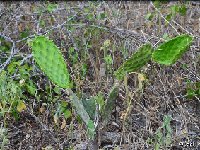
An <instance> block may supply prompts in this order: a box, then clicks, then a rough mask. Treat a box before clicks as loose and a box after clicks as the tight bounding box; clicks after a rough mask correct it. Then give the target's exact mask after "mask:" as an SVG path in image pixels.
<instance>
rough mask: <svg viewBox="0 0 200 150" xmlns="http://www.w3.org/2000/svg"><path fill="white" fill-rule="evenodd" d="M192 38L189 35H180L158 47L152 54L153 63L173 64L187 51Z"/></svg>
mask: <svg viewBox="0 0 200 150" xmlns="http://www.w3.org/2000/svg"><path fill="white" fill-rule="evenodd" d="M192 40H193V38H192V37H191V36H189V35H180V36H178V37H175V38H173V39H171V40H169V41H168V42H165V43H164V44H162V45H160V46H159V47H158V48H157V49H156V50H155V51H154V52H153V54H152V58H153V60H154V61H155V62H157V63H159V64H164V65H171V64H174V63H175V62H176V61H177V60H178V59H179V58H180V57H181V56H182V55H183V53H184V52H185V51H186V50H187V49H188V47H189V45H190V44H191V43H192Z"/></svg>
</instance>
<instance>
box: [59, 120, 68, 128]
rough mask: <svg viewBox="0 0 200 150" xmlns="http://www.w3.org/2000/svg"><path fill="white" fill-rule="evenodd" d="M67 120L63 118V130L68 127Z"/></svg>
mask: <svg viewBox="0 0 200 150" xmlns="http://www.w3.org/2000/svg"><path fill="white" fill-rule="evenodd" d="M66 124H67V123H66V120H65V118H63V121H62V125H61V127H60V128H61V129H64V128H65V127H66Z"/></svg>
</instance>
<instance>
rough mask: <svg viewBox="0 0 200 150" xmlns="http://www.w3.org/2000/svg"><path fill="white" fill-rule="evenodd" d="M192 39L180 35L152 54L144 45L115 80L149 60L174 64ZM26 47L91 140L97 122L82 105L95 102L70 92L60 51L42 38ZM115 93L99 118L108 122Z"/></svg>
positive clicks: (115, 88) (123, 66) (146, 45)
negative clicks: (67, 98)
mask: <svg viewBox="0 0 200 150" xmlns="http://www.w3.org/2000/svg"><path fill="white" fill-rule="evenodd" d="M192 39H193V38H192V37H191V36H189V35H181V36H178V37H176V38H174V39H171V40H169V41H168V42H165V43H163V44H162V45H161V46H159V47H158V48H157V49H156V50H154V51H153V48H152V46H151V44H145V45H143V46H141V47H140V48H139V50H138V51H136V52H135V53H134V54H133V55H132V56H131V57H130V58H129V59H128V60H127V61H125V62H124V63H123V64H122V65H121V66H120V67H119V69H118V70H117V71H116V72H115V76H116V78H117V79H119V80H121V79H123V77H124V76H125V75H126V74H127V73H131V72H136V71H139V69H141V68H142V67H143V66H144V65H146V64H147V62H148V61H150V60H151V58H153V59H152V60H153V61H155V62H157V63H159V64H164V65H171V64H173V63H175V62H176V61H177V59H178V58H180V57H181V55H183V53H184V52H185V51H186V50H187V48H188V46H189V45H190V44H191V42H192ZM29 45H30V46H31V48H32V50H33V57H34V59H35V61H36V63H37V64H38V65H39V67H40V68H41V70H42V71H43V72H44V73H45V74H46V75H47V76H48V77H49V79H50V80H51V81H52V82H53V83H54V84H56V85H57V86H59V87H61V88H67V89H66V91H68V93H69V95H70V100H71V103H72V104H73V106H74V107H75V108H76V112H77V113H78V114H79V115H80V117H81V118H82V120H83V121H84V122H85V124H86V125H87V128H88V133H89V137H90V138H91V139H93V138H94V134H95V128H96V127H97V124H98V122H95V121H94V117H95V116H93V115H92V114H91V112H89V111H88V109H87V108H85V107H84V105H85V106H86V105H88V104H87V103H90V102H91V105H90V106H91V107H95V106H96V102H94V101H90V102H89V101H88V102H86V101H84V102H82V101H81V100H79V98H78V97H77V96H76V94H75V93H74V92H73V91H72V90H70V87H71V86H70V76H69V72H68V70H67V67H66V63H65V61H64V58H63V56H62V54H61V52H60V51H59V48H58V47H57V46H56V45H55V44H54V43H53V41H51V40H49V39H48V38H46V37H45V36H37V37H36V38H34V39H33V40H32V41H31V42H30V44H29ZM152 55H153V57H152ZM115 83H117V82H115ZM118 91H119V85H117V86H116V85H115V86H114V88H113V89H112V90H111V92H110V95H109V97H108V99H107V103H106V104H105V106H104V111H105V112H104V113H102V118H103V119H105V120H106V119H107V118H109V115H110V114H111V110H112V108H113V105H114V101H115V99H116V97H117V95H118ZM83 103H84V104H83ZM92 110H93V112H94V111H96V110H95V109H94V108H93V109H92ZM88 113H89V114H88Z"/></svg>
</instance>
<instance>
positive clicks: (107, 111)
mask: <svg viewBox="0 0 200 150" xmlns="http://www.w3.org/2000/svg"><path fill="white" fill-rule="evenodd" d="M118 94H119V84H117V85H115V86H114V87H113V88H112V89H111V91H110V93H109V96H108V99H107V102H106V105H105V108H104V111H103V112H102V120H103V123H104V125H106V124H107V122H108V121H109V119H110V118H111V113H112V110H113V108H114V107H115V101H116V98H117V96H118Z"/></svg>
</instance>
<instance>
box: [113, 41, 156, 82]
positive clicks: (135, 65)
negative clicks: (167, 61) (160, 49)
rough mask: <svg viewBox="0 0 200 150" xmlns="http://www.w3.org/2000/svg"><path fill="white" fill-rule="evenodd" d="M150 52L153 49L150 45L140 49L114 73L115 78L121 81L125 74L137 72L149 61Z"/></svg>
mask: <svg viewBox="0 0 200 150" xmlns="http://www.w3.org/2000/svg"><path fill="white" fill-rule="evenodd" d="M152 50H153V48H152V46H151V45H150V44H145V45H143V46H142V47H140V48H139V50H138V51H137V52H135V53H134V54H133V55H132V56H131V57H130V58H129V59H128V60H127V61H125V62H124V63H123V64H122V65H121V66H120V67H119V68H118V70H117V71H115V76H116V78H117V79H119V80H121V79H123V77H124V76H125V74H126V73H130V72H134V71H137V70H139V69H140V68H141V67H143V66H144V65H145V64H146V63H147V62H148V61H149V60H150V59H151V54H152Z"/></svg>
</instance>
